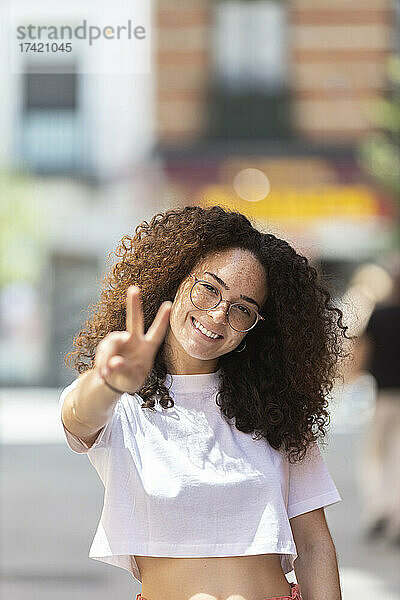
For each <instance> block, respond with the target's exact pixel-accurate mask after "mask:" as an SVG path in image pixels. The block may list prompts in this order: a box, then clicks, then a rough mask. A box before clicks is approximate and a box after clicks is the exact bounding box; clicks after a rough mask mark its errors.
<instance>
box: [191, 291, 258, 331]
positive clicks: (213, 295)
mask: <svg viewBox="0 0 400 600" xmlns="http://www.w3.org/2000/svg"><path fill="white" fill-rule="evenodd" d="M190 297H191V300H192V302H193V304H194V306H195V307H196V308H200V309H201V310H209V309H210V308H215V307H216V306H217V305H218V304H219V301H220V299H221V294H220V292H219V290H218V289H217V288H215V287H214V286H213V285H211V284H210V283H207V282H206V281H196V283H195V284H194V286H193V288H192V291H191V294H190ZM256 320H257V313H256V311H255V310H254V309H253V308H250V307H249V306H245V305H244V304H240V303H235V304H232V305H231V307H230V310H229V312H228V321H229V324H230V326H231V327H233V329H236V330H237V331H246V330H247V329H251V327H253V325H254V323H255V322H256Z"/></svg>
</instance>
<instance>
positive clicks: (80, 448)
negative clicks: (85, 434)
mask: <svg viewBox="0 0 400 600" xmlns="http://www.w3.org/2000/svg"><path fill="white" fill-rule="evenodd" d="M78 379H79V378H78V377H77V378H76V379H75V380H74V381H73V382H72V383H71V384H70V385H68V386H67V387H66V388H64V389H63V391H62V392H61V395H60V399H59V402H58V416H59V420H60V422H61V427H62V428H63V431H64V436H65V441H66V443H67V446H68V447H69V448H70V450H72V452H75V453H76V454H84V453H87V452H91V451H92V450H95V449H96V448H99V447H107V444H108V443H109V439H110V433H111V428H112V423H113V421H114V418H115V415H116V412H117V407H118V403H119V401H118V402H117V404H116V406H115V408H114V414H113V417H112V418H111V419H110V420H109V421H108V422H107V423H106V425H104V427H103V428H102V429H100V431H99V433H98V435H97V438H96V440H95V441H94V443H93V444H92V446H90V448H89V446H88V445H87V444H86V442H84V441H83V440H81V439H80V438H79V437H78V436H76V435H74V434H73V433H71V432H70V431H68V429H67V428H66V427H65V425H64V423H63V421H62V407H63V403H64V400H65V397H66V396H67V394H68V393H69V392H70V391H72V390H73V389H74V388H75V387H76V385H77V383H78Z"/></svg>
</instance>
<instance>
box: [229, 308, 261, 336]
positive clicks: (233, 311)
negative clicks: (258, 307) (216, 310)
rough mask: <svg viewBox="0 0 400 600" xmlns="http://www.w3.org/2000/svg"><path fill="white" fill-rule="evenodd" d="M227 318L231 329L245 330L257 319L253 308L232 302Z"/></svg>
mask: <svg viewBox="0 0 400 600" xmlns="http://www.w3.org/2000/svg"><path fill="white" fill-rule="evenodd" d="M228 319H229V323H230V325H231V326H232V327H233V329H237V330H238V331H246V330H247V329H250V328H251V327H253V325H254V323H255V322H256V320H257V313H256V311H255V310H254V309H253V308H250V307H249V306H245V305H244V304H232V305H231V308H230V311H229V313H228Z"/></svg>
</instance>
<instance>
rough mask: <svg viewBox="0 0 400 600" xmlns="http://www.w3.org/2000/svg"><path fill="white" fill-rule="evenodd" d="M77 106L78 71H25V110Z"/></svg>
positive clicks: (71, 107) (71, 108)
mask: <svg viewBox="0 0 400 600" xmlns="http://www.w3.org/2000/svg"><path fill="white" fill-rule="evenodd" d="M76 108H77V74H76V73H31V72H29V67H28V69H27V71H26V72H25V73H24V110H25V111H29V110H36V109H43V110H45V109H69V110H76Z"/></svg>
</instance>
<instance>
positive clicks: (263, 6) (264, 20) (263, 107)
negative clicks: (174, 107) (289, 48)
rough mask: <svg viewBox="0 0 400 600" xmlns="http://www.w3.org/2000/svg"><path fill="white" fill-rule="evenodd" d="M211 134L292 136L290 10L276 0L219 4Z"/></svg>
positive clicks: (230, 0)
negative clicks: (289, 43) (287, 40)
mask: <svg viewBox="0 0 400 600" xmlns="http://www.w3.org/2000/svg"><path fill="white" fill-rule="evenodd" d="M212 48H213V84H212V86H211V90H210V104H211V106H210V113H211V119H210V135H211V136H212V137H229V138H231V137H234V138H240V137H245V138H246V137H252V138H254V137H258V138H274V137H277V138H281V137H286V136H287V134H288V93H287V85H286V79H287V68H286V63H287V60H286V10H285V6H284V4H283V2H279V1H277V0H221V1H219V2H218V3H216V5H215V13H214V29H213V43H212Z"/></svg>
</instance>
